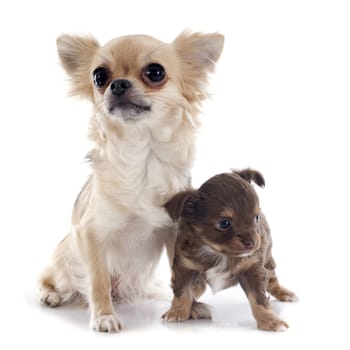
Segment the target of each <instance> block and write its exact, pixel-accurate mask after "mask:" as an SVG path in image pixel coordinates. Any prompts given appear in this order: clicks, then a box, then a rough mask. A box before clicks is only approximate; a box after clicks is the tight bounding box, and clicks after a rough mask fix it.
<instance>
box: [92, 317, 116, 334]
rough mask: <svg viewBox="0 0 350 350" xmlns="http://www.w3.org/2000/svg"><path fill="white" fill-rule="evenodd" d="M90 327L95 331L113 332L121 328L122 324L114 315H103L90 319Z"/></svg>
mask: <svg viewBox="0 0 350 350" xmlns="http://www.w3.org/2000/svg"><path fill="white" fill-rule="evenodd" d="M92 329H93V330H94V331H97V332H107V333H114V332H119V331H120V330H121V329H122V324H121V322H120V321H119V320H118V319H117V318H116V317H115V315H104V316H99V317H96V318H95V319H94V320H93V321H92Z"/></svg>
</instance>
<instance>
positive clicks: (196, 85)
mask: <svg viewBox="0 0 350 350" xmlns="http://www.w3.org/2000/svg"><path fill="white" fill-rule="evenodd" d="M173 45H174V46H175V50H176V52H177V54H178V57H179V59H180V61H181V71H182V89H183V94H184V96H185V97H186V98H187V99H188V101H189V102H199V101H200V100H202V99H204V98H205V97H206V96H207V92H206V85H207V81H208V73H211V72H213V71H214V68H215V63H216V62H217V61H218V59H219V58H220V55H221V52H222V49H223V46H224V36H223V35H222V34H219V33H212V34H203V33H191V32H189V31H184V32H182V33H181V34H180V35H179V36H178V37H177V38H176V39H175V40H174V42H173Z"/></svg>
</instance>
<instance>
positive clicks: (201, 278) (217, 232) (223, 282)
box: [163, 169, 296, 331]
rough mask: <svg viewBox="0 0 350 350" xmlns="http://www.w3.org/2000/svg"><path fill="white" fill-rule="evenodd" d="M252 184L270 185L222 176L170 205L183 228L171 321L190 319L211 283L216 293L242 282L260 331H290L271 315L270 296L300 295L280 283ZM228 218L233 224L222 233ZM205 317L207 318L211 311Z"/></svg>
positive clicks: (249, 176) (244, 175) (242, 174)
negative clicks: (200, 297) (268, 294)
mask: <svg viewBox="0 0 350 350" xmlns="http://www.w3.org/2000/svg"><path fill="white" fill-rule="evenodd" d="M252 180H253V181H254V182H256V183H257V184H258V185H260V186H264V185H265V181H264V178H263V176H262V175H261V174H260V173H259V172H257V171H254V170H251V169H245V170H242V171H234V172H232V173H230V174H221V175H217V176H214V177H212V178H211V179H209V180H208V181H207V182H205V183H204V184H203V185H202V186H201V187H200V188H199V189H198V190H197V191H194V190H192V191H184V192H181V193H179V194H177V195H175V196H174V197H173V198H172V199H171V200H170V201H168V202H167V203H166V204H165V208H166V209H167V211H168V213H169V215H170V216H171V217H172V219H173V220H179V225H180V228H179V233H178V237H177V241H176V246H175V257H174V261H173V275H172V276H173V277H172V287H173V291H174V300H173V303H172V306H171V308H170V310H169V311H167V312H166V313H165V314H164V315H163V318H164V319H165V320H166V321H170V322H173V321H184V320H186V319H189V318H191V312H192V311H193V308H194V307H195V308H197V301H196V300H197V299H198V298H199V296H200V295H201V294H202V293H203V292H204V290H205V285H206V283H208V284H209V285H210V286H211V287H212V289H213V290H214V291H216V290H221V289H224V288H228V287H230V286H233V285H235V284H237V283H239V284H240V285H241V287H242V288H243V290H244V292H245V293H246V295H247V297H248V300H249V302H250V305H251V308H252V312H253V315H254V317H255V319H256V321H257V326H258V328H259V329H263V330H270V331H276V330H283V329H286V328H288V325H287V323H285V322H284V321H282V320H280V319H279V318H278V317H277V315H275V313H274V312H273V311H272V309H271V307H270V304H269V300H268V298H267V296H266V292H269V293H270V294H272V295H273V296H275V297H276V298H277V299H278V300H280V301H293V300H296V296H295V294H294V293H293V292H291V291H289V290H287V289H286V288H284V287H282V286H281V285H280V284H279V283H278V279H277V276H276V273H275V267H276V265H275V262H274V260H273V257H272V254H271V247H272V239H271V235H270V229H269V227H268V224H267V221H266V219H265V217H264V215H263V213H262V212H261V210H260V206H259V200H258V197H257V194H256V192H255V190H254V188H253V186H252V185H251V184H250V181H252ZM226 220H228V221H229V223H230V225H229V227H228V228H226V227H225V228H224V229H223V228H222V226H221V225H224V226H225V225H226V224H227V222H226ZM200 316H203V317H205V318H208V317H209V313H208V312H207V310H206V312H205V313H204V314H203V315H199V317H200ZM199 317H197V318H199Z"/></svg>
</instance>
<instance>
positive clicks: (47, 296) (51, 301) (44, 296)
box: [40, 291, 60, 307]
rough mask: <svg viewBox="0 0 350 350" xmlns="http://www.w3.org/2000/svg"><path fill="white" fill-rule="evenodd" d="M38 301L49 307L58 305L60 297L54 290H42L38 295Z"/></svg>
mask: <svg viewBox="0 0 350 350" xmlns="http://www.w3.org/2000/svg"><path fill="white" fill-rule="evenodd" d="M40 303H41V304H42V305H47V306H50V307H55V306H58V304H59V303H60V298H59V297H58V294H57V293H56V292H48V291H42V292H41V295H40Z"/></svg>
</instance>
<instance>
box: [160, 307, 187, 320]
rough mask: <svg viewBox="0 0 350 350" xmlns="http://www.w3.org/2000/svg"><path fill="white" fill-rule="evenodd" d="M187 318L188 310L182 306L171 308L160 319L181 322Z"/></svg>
mask: <svg viewBox="0 0 350 350" xmlns="http://www.w3.org/2000/svg"><path fill="white" fill-rule="evenodd" d="M189 318H190V312H189V311H187V310H184V309H182V308H181V309H180V308H176V309H175V308H171V309H170V310H168V311H167V312H166V313H165V314H164V315H163V316H162V320H163V321H166V322H182V321H186V320H188V319H189Z"/></svg>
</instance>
